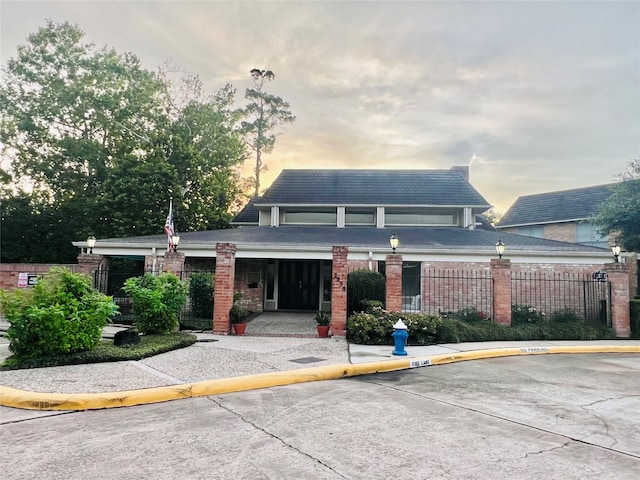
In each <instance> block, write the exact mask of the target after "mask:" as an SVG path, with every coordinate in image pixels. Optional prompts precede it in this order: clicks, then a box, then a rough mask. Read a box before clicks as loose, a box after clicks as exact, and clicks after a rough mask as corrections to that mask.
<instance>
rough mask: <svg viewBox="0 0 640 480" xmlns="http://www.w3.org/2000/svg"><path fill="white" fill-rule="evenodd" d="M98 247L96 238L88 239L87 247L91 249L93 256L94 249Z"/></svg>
mask: <svg viewBox="0 0 640 480" xmlns="http://www.w3.org/2000/svg"><path fill="white" fill-rule="evenodd" d="M95 246H96V237H94V236H93V235H91V236H90V237H89V238H87V247H89V253H91V254H93V247H95Z"/></svg>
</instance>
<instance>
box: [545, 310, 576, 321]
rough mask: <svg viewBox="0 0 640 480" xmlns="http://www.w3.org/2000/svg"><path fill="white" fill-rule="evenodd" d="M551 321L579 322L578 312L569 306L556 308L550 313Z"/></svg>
mask: <svg viewBox="0 0 640 480" xmlns="http://www.w3.org/2000/svg"><path fill="white" fill-rule="evenodd" d="M551 321H552V322H556V323H576V322H580V318H579V317H578V314H577V313H576V312H574V311H573V310H571V309H570V308H567V307H565V308H563V309H562V310H556V311H555V312H553V313H552V314H551Z"/></svg>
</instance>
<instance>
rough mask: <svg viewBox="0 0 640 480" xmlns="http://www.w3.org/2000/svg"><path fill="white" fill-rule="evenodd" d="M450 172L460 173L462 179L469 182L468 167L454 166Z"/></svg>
mask: <svg viewBox="0 0 640 480" xmlns="http://www.w3.org/2000/svg"><path fill="white" fill-rule="evenodd" d="M451 170H455V171H456V172H460V175H462V178H464V179H465V180H466V181H467V182H468V181H469V166H468V165H454V166H453V167H451Z"/></svg>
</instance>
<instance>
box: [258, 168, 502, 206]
mask: <svg viewBox="0 0 640 480" xmlns="http://www.w3.org/2000/svg"><path fill="white" fill-rule="evenodd" d="M256 204H257V205H265V206H270V205H298V204H301V205H376V206H384V205H433V206H465V207H475V209H476V210H477V211H478V213H480V212H482V211H484V210H486V209H487V208H489V207H490V206H491V205H490V204H489V202H487V200H485V199H484V198H483V197H482V195H480V193H478V191H477V190H476V189H475V188H473V186H472V185H471V184H470V183H469V182H468V181H467V180H465V179H464V177H463V175H462V173H460V172H459V171H457V170H283V171H282V173H280V175H279V176H278V178H276V180H275V181H274V182H273V184H272V185H271V186H270V187H269V188H268V189H267V191H266V192H265V193H264V195H263V196H262V198H261V199H260V200H259V202H256Z"/></svg>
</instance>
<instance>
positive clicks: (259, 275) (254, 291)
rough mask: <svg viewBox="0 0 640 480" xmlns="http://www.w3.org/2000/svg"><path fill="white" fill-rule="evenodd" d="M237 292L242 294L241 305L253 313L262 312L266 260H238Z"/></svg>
mask: <svg viewBox="0 0 640 480" xmlns="http://www.w3.org/2000/svg"><path fill="white" fill-rule="evenodd" d="M234 288H235V291H236V292H240V293H242V300H240V302H239V303H240V304H241V305H242V306H243V307H245V308H247V309H249V310H251V311H252V312H262V310H263V305H264V301H263V300H264V260H261V259H238V260H236V279H235V286H234Z"/></svg>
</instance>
